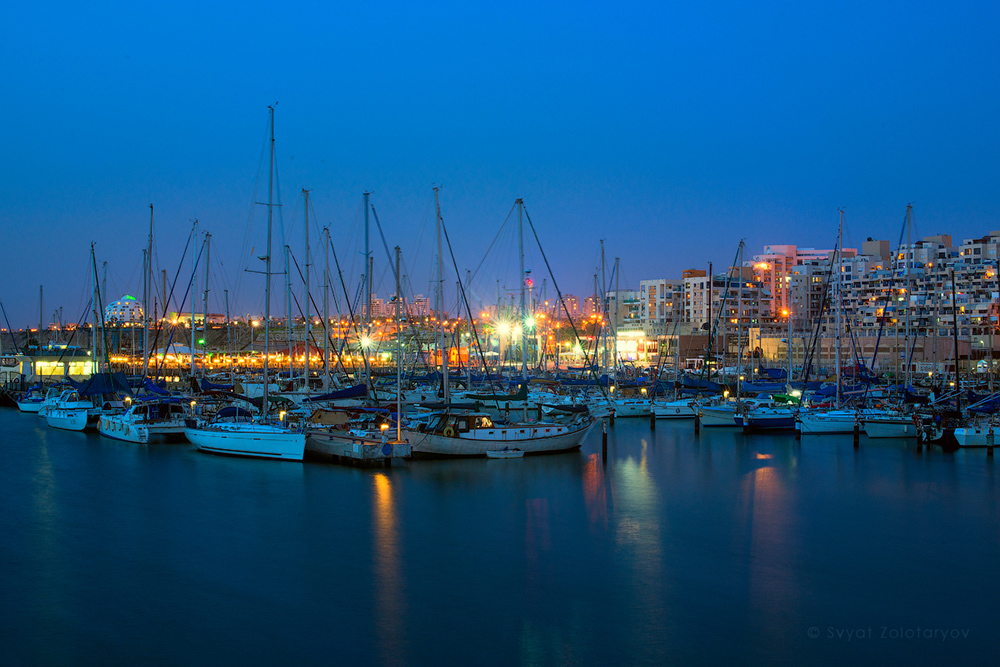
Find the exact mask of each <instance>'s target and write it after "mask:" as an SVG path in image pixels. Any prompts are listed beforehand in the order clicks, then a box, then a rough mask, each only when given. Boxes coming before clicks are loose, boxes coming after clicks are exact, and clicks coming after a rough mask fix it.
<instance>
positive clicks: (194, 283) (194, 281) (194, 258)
mask: <svg viewBox="0 0 1000 667" xmlns="http://www.w3.org/2000/svg"><path fill="white" fill-rule="evenodd" d="M191 241H192V243H191V246H192V247H193V248H194V252H193V253H191V377H192V378H193V377H194V333H195V331H194V330H195V325H194V309H195V305H194V295H195V290H197V289H198V276H197V274H196V272H197V270H198V220H197V219H195V221H194V227H192V229H191Z"/></svg>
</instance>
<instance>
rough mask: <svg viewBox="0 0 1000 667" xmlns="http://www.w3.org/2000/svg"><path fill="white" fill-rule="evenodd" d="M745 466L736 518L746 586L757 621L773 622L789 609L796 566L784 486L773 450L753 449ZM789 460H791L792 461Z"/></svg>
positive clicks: (793, 537) (794, 587)
mask: <svg viewBox="0 0 1000 667" xmlns="http://www.w3.org/2000/svg"><path fill="white" fill-rule="evenodd" d="M746 463H749V465H750V467H751V470H750V471H749V472H747V473H746V474H745V475H744V476H743V480H742V484H741V487H742V491H743V493H742V494H741V496H742V498H741V502H740V503H739V507H737V508H736V509H737V512H739V511H740V510H742V514H743V522H742V523H741V522H740V521H738V520H737V522H736V524H735V525H736V526H737V531H738V532H739V533H741V539H740V538H738V539H740V541H741V542H742V550H743V551H744V562H746V563H747V564H748V568H749V569H748V576H749V581H748V582H747V584H748V590H749V593H750V597H751V600H752V603H753V606H754V608H755V609H758V610H759V612H760V615H759V619H758V620H760V621H761V622H762V624H763V625H765V626H766V625H768V624H773V623H779V622H780V619H783V618H787V617H788V616H789V614H792V613H793V610H792V609H790V607H792V606H794V605H795V600H794V598H795V592H796V590H797V589H798V586H797V585H796V582H795V581H794V580H793V573H794V572H795V571H796V568H795V564H794V563H793V562H792V559H793V558H794V554H796V553H798V549H796V548H795V545H794V544H792V543H791V542H792V541H793V540H794V539H795V536H794V534H793V533H791V532H790V531H788V530H787V527H788V525H789V524H790V522H791V517H790V516H789V514H790V513H791V512H792V511H793V510H792V508H791V507H789V505H788V503H787V499H788V491H787V489H786V488H785V484H784V480H783V479H782V475H781V472H780V471H779V470H778V469H776V468H775V466H774V455H773V454H760V453H755V454H754V456H753V458H752V459H750V460H749V461H747V462H746ZM793 463H794V461H793Z"/></svg>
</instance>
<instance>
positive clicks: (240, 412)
mask: <svg viewBox="0 0 1000 667" xmlns="http://www.w3.org/2000/svg"><path fill="white" fill-rule="evenodd" d="M215 418H216V419H220V418H221V419H246V420H251V419H253V415H251V414H250V411H249V410H245V409H243V408H241V407H239V406H236V405H227V406H226V407H224V408H222V409H221V410H219V411H218V412H217V413H215Z"/></svg>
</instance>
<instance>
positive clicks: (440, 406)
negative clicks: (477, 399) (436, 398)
mask: <svg viewBox="0 0 1000 667" xmlns="http://www.w3.org/2000/svg"><path fill="white" fill-rule="evenodd" d="M417 405H419V406H420V407H422V408H427V409H428V410H449V409H454V410H479V409H480V408H482V407H483V405H482V403H441V402H436V403H418V404H417Z"/></svg>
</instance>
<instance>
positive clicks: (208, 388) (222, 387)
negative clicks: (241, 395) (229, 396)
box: [201, 378, 233, 391]
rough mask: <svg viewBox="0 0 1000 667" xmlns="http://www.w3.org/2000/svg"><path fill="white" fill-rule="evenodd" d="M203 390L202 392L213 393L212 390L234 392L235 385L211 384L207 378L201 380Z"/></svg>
mask: <svg viewBox="0 0 1000 667" xmlns="http://www.w3.org/2000/svg"><path fill="white" fill-rule="evenodd" d="M201 390H202V391H212V390H219V391H232V390H233V385H231V384H214V383H212V382H209V381H208V380H206V379H205V378H202V379H201Z"/></svg>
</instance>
